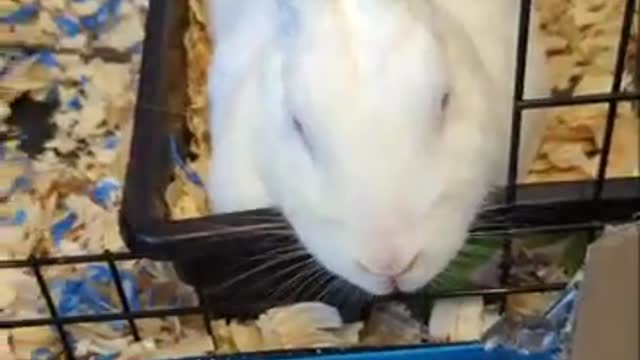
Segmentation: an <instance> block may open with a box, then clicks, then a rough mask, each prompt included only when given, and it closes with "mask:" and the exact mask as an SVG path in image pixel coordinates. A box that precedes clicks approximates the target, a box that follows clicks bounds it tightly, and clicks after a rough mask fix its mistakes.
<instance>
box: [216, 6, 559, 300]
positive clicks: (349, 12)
mask: <svg viewBox="0 0 640 360" xmlns="http://www.w3.org/2000/svg"><path fill="white" fill-rule="evenodd" d="M210 11H211V12H210V14H209V15H210V19H213V21H214V26H213V27H212V34H211V35H212V36H213V38H214V39H215V43H216V45H215V53H214V58H213V62H212V67H211V69H210V75H209V76H210V82H209V83H210V87H209V92H210V100H211V102H210V104H211V112H210V115H211V118H210V122H211V130H212V136H213V137H212V143H213V148H214V151H213V157H212V160H211V166H210V171H211V174H212V176H211V181H210V184H209V188H208V190H209V194H210V196H211V200H212V206H213V207H214V208H215V211H216V213H224V212H232V211H240V210H249V209H255V208H261V207H276V208H278V209H280V210H281V211H282V212H283V213H284V215H285V216H286V218H287V219H288V220H289V222H290V223H291V224H292V226H293V228H294V230H295V231H296V234H297V235H298V237H299V239H300V241H301V242H302V244H304V246H305V248H306V249H307V250H308V251H309V252H310V253H311V254H312V255H313V256H314V257H315V258H316V260H317V261H318V262H319V263H321V264H322V265H323V266H324V267H326V268H327V269H328V270H329V271H331V272H333V273H334V274H337V275H339V276H340V277H342V278H343V279H345V280H347V281H348V282H350V283H352V284H354V285H356V286H358V287H360V288H362V289H364V290H366V291H368V292H369V293H371V294H377V295H382V294H388V293H390V292H394V291H401V292H412V291H415V290H417V289H419V288H421V287H423V286H424V285H425V284H426V283H427V282H428V281H429V280H430V279H432V278H433V277H434V276H435V275H437V274H438V273H439V272H440V271H442V270H443V269H444V268H445V267H446V265H447V264H448V263H449V262H450V260H451V259H452V258H453V257H454V256H455V255H456V254H457V252H458V251H459V250H460V248H461V247H462V245H463V243H464V241H465V238H466V237H467V233H468V229H469V226H470V223H471V222H472V220H473V218H474V216H475V214H476V213H477V212H478V210H479V209H480V208H481V206H482V204H483V201H484V199H485V198H486V195H487V193H488V192H489V191H490V190H491V189H492V187H493V186H496V185H500V184H504V183H505V180H506V177H507V161H508V150H509V142H510V141H509V139H510V131H511V108H512V106H511V104H512V97H513V83H514V73H515V70H514V69H515V55H516V37H517V35H516V34H517V23H518V14H519V1H515V0H483V1H469V0H213V3H212V6H211V8H210ZM534 21H535V18H534V19H532V22H534ZM531 39H532V41H531V42H530V48H529V57H528V70H527V79H526V80H527V81H526V84H527V85H526V92H525V95H526V96H527V97H542V96H547V95H548V94H549V87H548V86H547V80H546V72H545V66H546V65H545V63H544V60H543V57H542V54H541V52H540V51H539V50H538V49H537V48H536V46H535V44H534V42H533V39H534V37H533V34H532V36H531ZM538 115H539V114H535V116H538ZM533 116H534V114H529V115H527V116H525V122H524V126H523V132H522V139H523V145H522V146H521V152H520V167H519V168H520V175H523V174H524V173H525V171H524V170H526V168H527V165H528V163H529V162H530V161H531V159H532V158H533V156H534V155H535V150H537V147H538V144H539V140H540V134H541V129H542V122H541V121H539V120H538V121H535V119H532V117H533Z"/></svg>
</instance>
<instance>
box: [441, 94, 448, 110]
mask: <svg viewBox="0 0 640 360" xmlns="http://www.w3.org/2000/svg"><path fill="white" fill-rule="evenodd" d="M448 106H449V92H448V91H447V92H446V93H444V95H443V96H442V100H440V107H441V109H442V110H444V109H446V108H447V107H448Z"/></svg>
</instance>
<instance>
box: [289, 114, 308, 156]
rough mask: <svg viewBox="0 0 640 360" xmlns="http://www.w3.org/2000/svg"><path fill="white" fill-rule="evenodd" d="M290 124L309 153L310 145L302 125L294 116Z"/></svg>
mask: <svg viewBox="0 0 640 360" xmlns="http://www.w3.org/2000/svg"><path fill="white" fill-rule="evenodd" d="M292 122H293V128H294V129H295V131H296V133H297V134H298V136H300V139H301V140H302V142H303V143H304V146H305V147H306V148H307V150H308V151H309V152H311V144H310V143H309V139H308V138H307V133H306V132H305V130H304V126H303V125H302V123H301V122H300V120H299V119H298V118H297V117H295V116H294V117H293V118H292Z"/></svg>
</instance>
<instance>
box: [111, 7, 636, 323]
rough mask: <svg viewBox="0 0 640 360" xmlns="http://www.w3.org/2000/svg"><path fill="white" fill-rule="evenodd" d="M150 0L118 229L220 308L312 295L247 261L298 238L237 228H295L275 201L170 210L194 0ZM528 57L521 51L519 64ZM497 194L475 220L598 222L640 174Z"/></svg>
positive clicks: (611, 213)
mask: <svg viewBox="0 0 640 360" xmlns="http://www.w3.org/2000/svg"><path fill="white" fill-rule="evenodd" d="M150 3H151V6H150V11H149V16H148V20H147V37H146V40H145V44H144V57H143V63H142V69H141V78H140V89H139V94H138V102H137V109H136V114H135V126H134V133H133V141H132V146H131V155H130V162H129V165H128V171H127V178H126V184H125V191H124V204H123V207H122V211H121V230H122V233H123V236H124V238H125V239H126V241H127V244H128V246H129V248H130V250H131V251H132V252H134V253H137V254H143V255H144V256H146V257H149V258H151V259H155V260H161V261H171V262H173V263H174V265H175V268H176V270H177V271H178V273H179V275H180V276H181V278H182V279H183V280H184V281H185V282H186V283H189V284H191V285H194V286H195V287H196V288H198V289H199V290H200V292H201V295H203V300H204V302H205V305H206V306H207V307H209V308H211V309H214V311H215V312H214V315H215V316H221V317H225V316H229V317H248V316H255V315H256V314H258V313H260V312H262V311H264V310H266V309H268V308H271V307H273V306H276V305H283V304H287V303H291V302H294V301H305V300H315V299H316V298H315V295H317V294H313V293H306V294H305V293H303V292H299V294H298V295H297V296H296V297H295V298H284V297H282V298H275V299H272V298H270V297H269V296H268V293H269V292H270V291H271V290H273V289H274V288H277V287H278V286H281V285H282V283H283V282H284V281H286V275H283V276H274V274H276V273H278V271H279V270H282V269H283V267H285V266H287V265H288V264H286V263H280V264H278V266H274V267H267V268H264V269H263V270H262V271H259V269H260V266H261V265H264V262H265V261H269V260H267V259H263V260H261V261H262V262H256V261H249V260H250V259H252V258H254V257H255V256H256V255H261V254H263V253H264V252H265V249H269V248H273V247H274V246H277V245H278V244H280V245H282V242H285V243H293V242H295V241H296V240H295V239H293V238H286V239H280V240H277V241H276V240H269V239H268V238H266V237H264V236H257V235H256V234H255V232H254V233H252V232H247V231H239V230H242V228H243V227H246V226H247V225H255V224H258V223H259V224H262V230H261V233H262V234H265V233H268V232H269V231H273V232H281V231H282V230H285V229H289V227H288V225H287V223H286V221H285V220H284V219H283V218H282V217H281V216H280V215H279V214H278V212H277V211H275V210H273V209H258V210H255V211H248V212H243V213H235V214H225V215H218V216H209V217H204V218H197V219H189V220H184V221H169V220H167V216H166V214H167V210H166V205H165V203H164V200H163V199H164V196H163V194H164V191H165V189H166V187H167V185H168V182H169V180H170V176H171V171H172V168H173V165H172V160H171V155H170V139H171V137H173V136H175V137H176V138H177V139H178V140H179V139H181V138H182V137H183V134H184V128H183V126H184V125H183V123H182V121H181V119H180V118H179V116H177V115H176V114H181V113H183V112H184V105H185V103H186V90H185V89H186V86H185V82H186V73H185V68H186V62H185V55H184V51H183V34H184V29H185V25H186V23H187V6H188V2H187V1H173V0H153V1H151V2H150ZM627 40H628V35H627ZM523 66H524V60H523V59H522V61H519V63H518V67H519V69H520V68H521V67H523ZM518 81H519V82H520V83H521V82H522V76H518ZM633 99H640V93H621V92H620V91H619V90H618V91H614V93H612V94H595V95H589V96H581V97H577V98H559V99H555V98H554V99H537V100H534V101H529V100H524V99H522V98H521V96H520V97H517V96H516V99H515V100H514V104H515V107H516V112H522V111H523V110H524V109H527V108H532V107H546V106H558V105H562V106H564V105H571V104H576V105H577V104H586V103H595V102H610V103H611V102H613V101H614V100H626V101H629V100H633ZM516 117H517V116H516V115H515V114H514V118H516ZM516 123H517V121H514V124H516ZM514 149H517V144H516V146H515V148H514ZM512 171H513V169H512ZM505 176H506V174H505ZM494 200H495V203H496V206H495V207H493V208H492V210H491V211H487V212H486V213H483V214H480V215H479V219H480V220H481V221H478V225H477V226H475V227H474V230H476V231H485V232H507V233H512V232H514V231H547V230H549V229H571V228H573V229H578V228H581V229H587V228H588V229H592V228H598V227H600V226H601V225H602V224H603V223H609V222H616V221H626V220H629V219H631V218H632V217H633V216H636V214H638V213H639V212H640V178H629V179H616V180H608V181H606V182H602V181H584V182H566V183H555V184H539V185H526V186H517V187H515V186H513V185H512V186H510V187H507V188H506V189H504V190H503V191H498V192H496V194H495V198H494ZM492 218H500V219H501V221H500V222H499V223H501V224H502V225H500V226H496V225H492V226H486V224H488V223H496V222H494V221H491V219H492ZM505 219H506V220H507V221H505ZM276 242H277V244H276ZM248 270H253V272H252V273H251V275H250V276H246V277H244V278H242V279H241V280H238V281H235V282H234V283H233V284H232V285H230V286H227V287H221V285H222V284H224V283H225V282H227V281H229V280H231V279H234V278H236V277H237V276H239V275H240V274H242V273H245V272H246V271H248ZM494 290H495V289H494ZM494 293H500V291H497V292H496V291H494ZM458 294H466V293H465V292H461V293H458ZM303 295H305V296H303ZM339 295H342V294H339ZM450 295H455V294H450ZM405 300H407V299H405ZM409 300H410V299H409ZM325 302H327V303H329V304H332V305H335V306H337V307H338V308H339V309H340V310H341V313H342V315H343V316H345V318H347V319H358V318H361V317H362V316H363V315H364V314H365V313H366V310H367V308H368V306H369V305H371V304H370V303H369V304H367V303H360V302H355V301H346V302H345V301H344V297H343V296H328V298H326V299H325Z"/></svg>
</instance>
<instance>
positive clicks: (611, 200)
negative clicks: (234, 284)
mask: <svg viewBox="0 0 640 360" xmlns="http://www.w3.org/2000/svg"><path fill="white" fill-rule="evenodd" d="M153 3H154V2H152V9H151V11H150V16H153V14H154V11H153ZM156 3H159V2H156ZM635 11H636V1H635V0H627V1H626V4H625V8H624V14H623V21H622V29H621V33H620V38H619V46H618V50H617V57H616V63H615V69H614V80H613V84H612V86H611V91H610V92H608V93H600V94H590V95H579V96H566V97H558V96H554V97H551V98H542V99H525V98H524V89H525V84H524V79H525V72H526V58H527V51H528V49H527V43H528V37H529V25H530V20H531V12H532V0H521V11H520V19H519V23H520V24H519V36H518V45H517V54H516V56H517V61H516V69H515V73H516V77H515V79H516V80H515V81H516V83H515V92H514V95H513V99H512V101H513V114H512V116H513V118H512V119H513V121H512V142H511V147H510V160H509V173H508V186H507V188H506V192H505V193H504V198H503V199H502V200H503V201H504V204H505V206H501V207H500V208H499V209H498V213H499V214H500V215H501V216H502V215H504V214H510V218H511V219H512V221H509V223H508V224H507V225H502V226H499V227H492V226H489V227H487V226H484V227H482V226H481V227H479V228H476V229H475V230H477V231H483V230H484V231H490V232H492V233H494V234H498V233H499V234H503V235H504V239H505V240H504V254H503V255H504V259H503V266H502V269H501V270H502V276H501V279H502V280H501V281H502V283H501V286H499V287H495V288H486V289H473V290H459V291H451V292H446V293H439V294H431V295H432V296H433V297H434V298H438V297H458V296H476V295H480V296H498V297H504V296H506V295H509V294H516V293H532V292H547V291H556V290H561V289H563V288H564V286H565V284H564V283H557V284H547V285H536V286H521V287H513V286H509V284H508V281H507V279H508V274H509V272H510V266H511V259H510V258H509V254H510V253H511V251H510V248H511V241H509V240H510V236H511V235H513V234H514V233H518V232H548V231H576V230H591V231H595V230H598V229H601V228H602V227H603V226H604V225H605V224H607V223H611V222H618V221H621V222H622V221H629V220H632V219H634V218H635V219H637V218H638V214H640V178H629V179H615V180H610V179H606V180H605V178H606V175H607V165H608V161H609V155H610V153H611V145H612V139H613V130H614V126H615V120H616V113H617V110H618V104H619V103H620V102H624V101H638V100H640V91H637V89H636V90H634V91H623V90H622V81H623V72H624V67H625V59H626V56H627V49H628V48H629V46H628V45H629V42H630V39H631V29H632V25H633V17H634V15H635ZM147 29H148V31H149V30H151V31H153V29H151V28H150V26H149V25H148V26H147ZM145 48H146V46H145ZM149 61H151V60H149V59H147V58H146V57H145V60H144V62H149ZM143 67H144V64H143ZM637 67H640V64H637ZM638 74H640V71H638V72H637V74H636V76H638ZM143 81H144V76H143ZM596 103H606V104H608V112H607V117H606V126H605V131H604V139H603V145H602V153H601V158H600V162H599V165H598V168H597V175H596V179H595V180H594V181H590V182H580V183H565V184H559V183H558V184H556V183H551V184H543V185H536V186H535V187H533V188H531V189H527V188H526V187H523V186H521V185H517V184H516V177H517V172H518V159H517V153H518V149H519V146H520V131H521V125H522V121H523V116H522V115H523V112H524V111H526V110H529V109H536V108H551V107H560V106H578V105H585V104H596ZM571 194H574V195H575V196H573V197H571ZM567 195H569V196H567ZM494 215H495V214H494ZM482 216H489V217H491V216H492V215H491V214H488V215H487V214H480V216H479V217H482ZM124 221H126V220H124ZM479 223H483V222H482V221H480V222H479ZM134 250H136V251H132V252H131V253H110V252H105V253H103V254H96V255H83V256H67V257H56V258H37V257H31V258H28V259H25V260H8V261H7V260H3V261H0V269H8V268H22V269H30V270H31V271H32V272H33V274H34V275H35V278H36V280H37V283H38V286H39V289H40V292H41V294H42V297H43V298H44V300H45V303H46V307H47V309H48V312H49V316H48V317H46V318H38V319H18V320H11V321H6V320H2V321H0V329H8V328H19V327H35V326H52V327H54V328H55V329H56V331H57V333H58V334H59V338H60V341H61V343H62V345H63V349H64V356H65V357H66V358H68V359H75V358H76V356H75V355H74V344H73V340H72V339H71V337H70V336H69V333H68V332H67V331H66V330H65V329H66V326H68V325H72V324H79V323H97V322H109V321H114V320H124V321H127V322H128V324H129V326H130V331H131V335H132V336H133V338H134V339H135V340H137V341H139V340H141V335H140V330H139V328H138V327H137V325H136V323H135V320H139V319H146V318H154V317H167V316H183V315H201V316H202V317H203V322H204V324H205V328H206V329H207V331H208V333H209V335H211V338H212V340H213V342H214V345H215V338H214V337H213V335H212V331H211V327H210V320H211V318H212V316H211V313H212V310H215V309H211V308H210V306H209V304H207V301H206V298H205V297H204V296H202V291H201V289H199V288H196V293H197V295H198V298H199V299H200V305H198V306H192V307H177V308H171V309H158V310H139V311H134V310H132V308H131V306H130V304H129V302H128V300H127V297H126V296H125V290H124V287H123V282H122V279H121V274H120V272H119V271H118V267H117V264H118V263H120V262H123V261H129V260H136V259H142V258H170V255H167V254H166V253H163V254H154V253H153V251H152V250H149V249H142V248H141V249H134ZM163 251H166V248H165V249H163ZM85 263H103V264H106V265H107V266H108V269H109V272H110V274H111V277H112V279H113V280H114V283H115V286H116V289H117V294H118V297H119V301H120V303H121V308H122V310H121V311H120V312H115V313H109V314H89V315H73V316H62V315H60V313H59V310H58V308H57V307H56V304H55V302H54V299H53V296H52V292H51V289H50V286H49V285H48V284H47V281H46V280H45V277H44V276H43V269H45V268H47V267H51V266H58V265H73V264H85Z"/></svg>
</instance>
